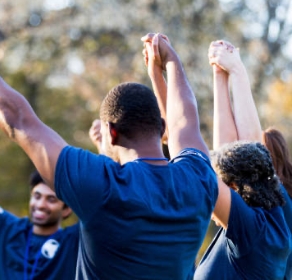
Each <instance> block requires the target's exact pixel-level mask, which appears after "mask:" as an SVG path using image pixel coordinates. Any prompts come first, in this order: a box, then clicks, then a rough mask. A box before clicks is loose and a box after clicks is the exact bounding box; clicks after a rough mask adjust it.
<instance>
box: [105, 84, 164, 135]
mask: <svg viewBox="0 0 292 280" xmlns="http://www.w3.org/2000/svg"><path fill="white" fill-rule="evenodd" d="M100 119H101V120H102V121H106V122H110V123H112V124H114V126H115V128H116V129H117V131H118V132H119V133H121V134H123V135H124V136H125V137H127V138H129V139H131V138H133V137H137V136H139V135H140V136H144V135H153V134H159V135H162V129H163V127H162V119H161V114H160V110H159V107H158V103H157V99H156V97H155V95H154V93H153V91H152V90H151V89H150V88H148V87H147V86H145V85H142V84H138V83H122V84H119V85H118V86H116V87H114V88H113V89H112V90H111V91H110V92H109V93H108V94H107V96H106V97H105V99H104V100H103V102H102V104H101V109H100Z"/></svg>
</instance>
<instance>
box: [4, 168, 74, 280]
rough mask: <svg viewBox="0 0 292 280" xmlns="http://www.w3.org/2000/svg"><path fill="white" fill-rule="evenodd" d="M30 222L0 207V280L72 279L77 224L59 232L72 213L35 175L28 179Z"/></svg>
mask: <svg viewBox="0 0 292 280" xmlns="http://www.w3.org/2000/svg"><path fill="white" fill-rule="evenodd" d="M30 186H31V197H30V203H29V208H30V220H29V219H28V218H18V217H16V216H14V215H12V214H11V213H9V212H6V211H4V210H3V209H2V208H0V226H1V231H0V248H1V249H0V271H1V273H0V279H13V280H18V279H19V280H20V279H21V280H23V279H27V280H28V279H34V280H36V279H39V280H49V279H51V280H62V279H74V277H75V271H76V260H77V252H78V237H79V234H78V225H77V224H76V225H73V226H70V227H67V228H65V229H61V222H62V220H63V219H66V218H67V217H68V216H69V215H70V214H71V213H72V210H71V209H70V208H69V207H68V206H67V205H65V204H64V203H63V202H62V201H60V200H59V199H58V198H57V197H56V194H55V193H54V192H53V191H52V190H51V189H50V188H49V187H48V186H47V185H46V184H45V183H44V181H43V179H42V178H41V176H40V175H39V173H38V172H37V171H36V172H33V173H32V174H31V177H30Z"/></svg>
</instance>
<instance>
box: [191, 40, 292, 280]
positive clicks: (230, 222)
mask: <svg viewBox="0 0 292 280" xmlns="http://www.w3.org/2000/svg"><path fill="white" fill-rule="evenodd" d="M209 62H210V64H211V65H212V66H213V73H214V143H213V145H214V149H215V152H214V153H213V156H212V162H213V166H214V169H215V171H216V172H217V174H218V184H219V196H218V200H217V203H216V206H215V209H214V212H213V216H212V218H213V220H214V221H215V222H216V224H217V225H219V226H221V227H222V228H221V229H219V232H218V233H217V235H216V236H215V238H214V240H213V241H212V243H211V245H210V246H209V248H208V249H207V251H206V253H205V255H204V256H203V258H202V260H201V262H200V263H199V266H198V267H197V269H196V272H195V275H194V279H196V280H197V279H198V280H206V279H210V280H211V279H230V280H231V279H232V280H233V279H248V280H254V279H261V280H262V279H265V280H268V279H270V280H278V279H285V278H284V277H285V271H286V263H287V258H288V256H289V254H290V252H291V247H292V242H291V233H290V230H289V227H288V225H287V222H286V219H285V217H284V213H283V207H282V206H283V205H284V203H285V201H284V198H283V196H282V192H281V190H280V183H279V180H278V177H277V175H276V173H275V170H274V167H273V162H272V158H271V156H270V153H269V151H268V149H267V148H266V147H265V146H264V145H262V144H261V143H260V142H261V126H260V122H259V120H258V116H257V112H256V108H255V105H254V102H253V99H252V95H251V91H250V86H249V81H248V77H247V74H246V70H245V68H244V66H243V64H242V63H241V60H240V56H239V52H238V50H237V49H235V48H234V47H233V46H232V45H231V44H230V43H227V42H224V41H217V42H212V43H211V45H210V48H209ZM229 78H231V89H232V93H233V106H231V101H230V97H229V89H228V80H229ZM232 109H233V111H234V112H237V111H238V110H241V112H243V113H242V114H244V118H240V117H238V115H236V113H234V114H233V111H232ZM244 139H246V140H250V141H249V142H247V141H238V140H244ZM226 143H227V144H226ZM219 147H220V148H219ZM218 148H219V149H218ZM228 187H229V188H228ZM290 217H291V216H290Z"/></svg>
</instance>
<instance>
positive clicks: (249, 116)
mask: <svg viewBox="0 0 292 280" xmlns="http://www.w3.org/2000/svg"><path fill="white" fill-rule="evenodd" d="M221 42H223V41H221ZM225 44H226V42H223V44H221V45H218V46H217V47H216V56H214V57H213V58H212V59H210V62H211V63H214V64H216V65H218V66H219V67H221V68H222V69H224V70H225V71H227V72H228V73H229V78H230V81H231V89H232V94H233V107H234V108H233V109H234V119H235V124H236V128H237V132H238V140H251V141H261V125H260V121H259V117H258V114H257V110H256V107H255V103H254V100H253V97H252V92H251V89H250V83H249V79H248V75H247V72H246V69H245V67H244V65H243V63H242V61H241V59H240V55H239V50H238V49H236V48H233V50H232V51H230V50H228V49H227V48H226V45H225ZM228 44H230V43H228Z"/></svg>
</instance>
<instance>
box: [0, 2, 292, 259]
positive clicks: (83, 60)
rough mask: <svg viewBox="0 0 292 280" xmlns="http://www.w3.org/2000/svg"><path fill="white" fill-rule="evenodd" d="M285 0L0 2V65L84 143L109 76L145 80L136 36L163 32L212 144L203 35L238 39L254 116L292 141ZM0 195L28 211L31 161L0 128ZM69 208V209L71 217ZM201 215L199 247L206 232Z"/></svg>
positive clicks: (68, 135)
mask: <svg viewBox="0 0 292 280" xmlns="http://www.w3.org/2000/svg"><path fill="white" fill-rule="evenodd" d="M290 2H291V1H289V0H257V1H254V0H245V1H244V0H220V1H214V0H195V1H191V0H176V1H175V0H159V1H158V0H139V1H134V0H119V1H117V0H107V1H101V0H99V1H96V0H95V1H94V0H34V1H32V0H22V1H10V0H1V2H0V75H1V76H2V77H3V78H4V79H5V80H6V81H7V82H8V83H9V84H10V85H11V86H12V87H14V88H15V89H16V90H18V91H19V92H21V93H22V94H23V95H24V96H25V97H26V98H27V99H28V100H29V102H30V104H31V105H32V107H33V108H34V110H35V111H36V113H37V115H38V116H39V117H40V119H41V120H42V121H44V122H45V123H46V124H47V125H49V126H50V127H52V128H53V129H54V130H56V131H57V132H58V133H59V134H60V135H61V136H62V137H63V138H64V139H65V140H66V141H67V142H68V143H69V144H71V145H75V146H79V147H82V148H85V149H88V150H91V151H93V152H96V149H95V147H94V146H93V144H92V143H91V142H90V140H89V137H88V130H89V128H90V126H91V123H92V121H93V120H94V119H95V118H98V116H99V105H100V102H101V100H102V99H103V97H104V96H105V95H106V93H107V92H108V91H109V90H110V89H111V88H112V87H113V86H115V85H117V84H118V83H120V82H125V81H135V82H140V83H145V84H147V85H148V86H151V84H150V82H149V79H148V76H147V71H146V68H145V65H144V62H143V57H142V48H143V45H142V42H141V41H140V38H141V37H142V36H143V35H145V34H146V33H148V32H160V33H164V34H166V35H167V36H168V37H169V39H170V41H171V42H172V45H173V46H174V48H175V49H176V51H177V52H178V54H179V55H180V58H181V60H182V62H183V64H184V67H185V70H186V73H187V76H188V78H189V80H190V83H191V85H192V87H193V89H194V91H195V93H196V96H197V99H198V103H199V112H200V119H201V130H202V133H203V136H204V138H205V140H206V142H207V144H208V145H209V147H210V148H212V137H213V135H212V125H213V120H212V119H213V94H212V83H213V80H212V69H211V67H210V66H209V64H208V58H207V51H208V47H209V44H210V42H211V41H214V40H217V39H225V40H228V41H230V42H232V43H233V44H234V45H235V46H236V47H239V48H240V53H241V57H242V60H243V62H244V64H245V66H246V68H247V71H248V74H249V78H250V82H251V85H252V91H253V95H254V99H255V102H256V106H257V108H258V111H259V114H260V118H261V122H262V126H263V128H266V127H268V126H276V127H277V128H278V129H279V130H280V131H281V132H282V133H283V134H284V136H285V137H286V139H287V141H288V143H289V147H290V150H291V148H292V134H291V132H290V130H291V124H292V79H291V77H292V76H291V71H292V40H291V38H292V37H291V33H292V4H291V3H290ZM0 158H1V160H0V205H1V206H2V207H3V208H5V209H7V210H9V211H11V212H13V213H14V214H16V215H20V216H26V215H28V199H29V187H28V177H29V174H30V172H31V171H33V170H34V167H33V165H32V163H31V162H30V160H29V159H28V158H27V156H26V155H25V154H24V152H22V150H21V149H20V148H19V147H18V146H17V145H15V144H14V143H12V142H10V141H9V140H8V139H7V138H6V136H5V135H4V134H3V133H0ZM75 220H76V217H73V218H71V220H70V221H68V222H67V223H70V222H74V221H75ZM216 230H217V229H216V227H215V226H214V224H213V222H211V224H210V228H209V231H208V235H207V236H206V240H205V242H204V244H203V246H202V248H201V252H200V255H199V258H200V256H201V254H202V253H203V252H204V250H205V249H206V246H207V245H208V244H209V242H210V241H211V239H212V238H213V236H214V232H215V231H216Z"/></svg>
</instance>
